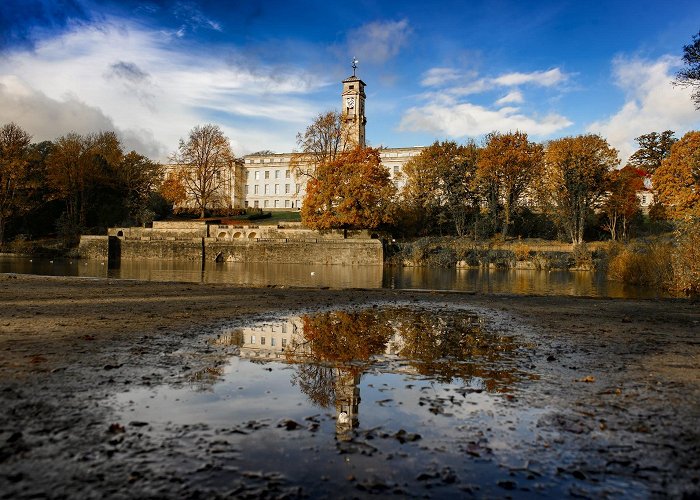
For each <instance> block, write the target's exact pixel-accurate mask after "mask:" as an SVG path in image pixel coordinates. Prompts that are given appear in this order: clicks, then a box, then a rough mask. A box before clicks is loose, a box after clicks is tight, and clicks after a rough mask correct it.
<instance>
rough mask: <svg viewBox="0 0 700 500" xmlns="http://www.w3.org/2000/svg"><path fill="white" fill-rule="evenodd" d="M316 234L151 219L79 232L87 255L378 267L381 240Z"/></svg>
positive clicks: (360, 235) (365, 234) (367, 236)
mask: <svg viewBox="0 0 700 500" xmlns="http://www.w3.org/2000/svg"><path fill="white" fill-rule="evenodd" d="M345 236H346V234H344V233H343V231H327V232H319V231H312V230H309V229H303V228H301V227H300V226H298V225H290V226H256V225H228V224H218V223H216V222H214V223H212V222H202V221H194V222H154V223H153V227H152V228H141V227H123V228H110V229H109V231H108V235H107V236H82V237H81V239H80V248H79V254H80V256H81V258H87V259H103V260H104V259H107V258H108V259H109V260H110V261H115V260H119V259H179V260H190V261H203V262H270V263H279V264H308V263H314V264H346V265H381V264H382V262H383V258H384V252H383V248H382V243H381V241H380V240H379V239H376V238H372V235H371V234H370V233H368V232H367V231H353V232H351V233H350V234H349V235H347V236H349V237H347V238H346V237H345Z"/></svg>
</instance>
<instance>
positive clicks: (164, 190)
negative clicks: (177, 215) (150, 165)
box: [158, 170, 187, 211]
mask: <svg viewBox="0 0 700 500" xmlns="http://www.w3.org/2000/svg"><path fill="white" fill-rule="evenodd" d="M181 177H182V176H181V173H180V171H179V170H171V171H170V172H168V173H167V174H166V175H165V179H164V180H163V182H162V183H161V185H160V187H159V189H158V191H159V193H160V195H161V196H162V197H163V198H164V199H165V200H166V201H167V202H169V203H171V204H172V205H173V207H175V209H176V211H177V208H178V207H179V206H182V205H183V204H184V203H185V201H186V200H187V191H185V185H184V183H183V182H182V178H181Z"/></svg>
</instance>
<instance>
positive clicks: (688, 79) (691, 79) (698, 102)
mask: <svg viewBox="0 0 700 500" xmlns="http://www.w3.org/2000/svg"><path fill="white" fill-rule="evenodd" d="M683 62H684V63H685V65H686V66H687V67H686V68H683V69H682V70H680V71H679V72H678V73H677V74H676V80H675V82H674V83H675V84H676V85H680V86H681V87H691V88H693V89H694V90H693V94H692V96H691V98H692V100H693V102H694V103H695V108H696V109H700V32H698V34H697V35H695V36H694V37H693V43H691V44H688V45H684V46H683Z"/></svg>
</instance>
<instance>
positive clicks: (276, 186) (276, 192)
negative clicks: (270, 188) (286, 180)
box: [275, 184, 280, 194]
mask: <svg viewBox="0 0 700 500" xmlns="http://www.w3.org/2000/svg"><path fill="white" fill-rule="evenodd" d="M275 194H280V185H279V184H275Z"/></svg>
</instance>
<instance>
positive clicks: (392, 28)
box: [348, 19, 411, 64]
mask: <svg viewBox="0 0 700 500" xmlns="http://www.w3.org/2000/svg"><path fill="white" fill-rule="evenodd" d="M410 35H411V27H410V25H409V24H408V21H407V20H406V19H402V20H400V21H375V22H371V23H367V24H364V25H362V26H360V27H359V28H357V29H355V30H353V31H351V32H350V33H349V34H348V46H349V48H350V49H351V50H352V51H353V55H355V56H357V58H358V59H359V60H360V61H361V62H362V61H366V62H369V63H373V64H383V63H385V62H387V61H388V60H390V59H392V58H393V57H395V56H396V55H397V54H398V53H399V52H400V51H401V49H402V48H403V47H404V46H405V45H406V43H407V42H408V39H409V37H410Z"/></svg>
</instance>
